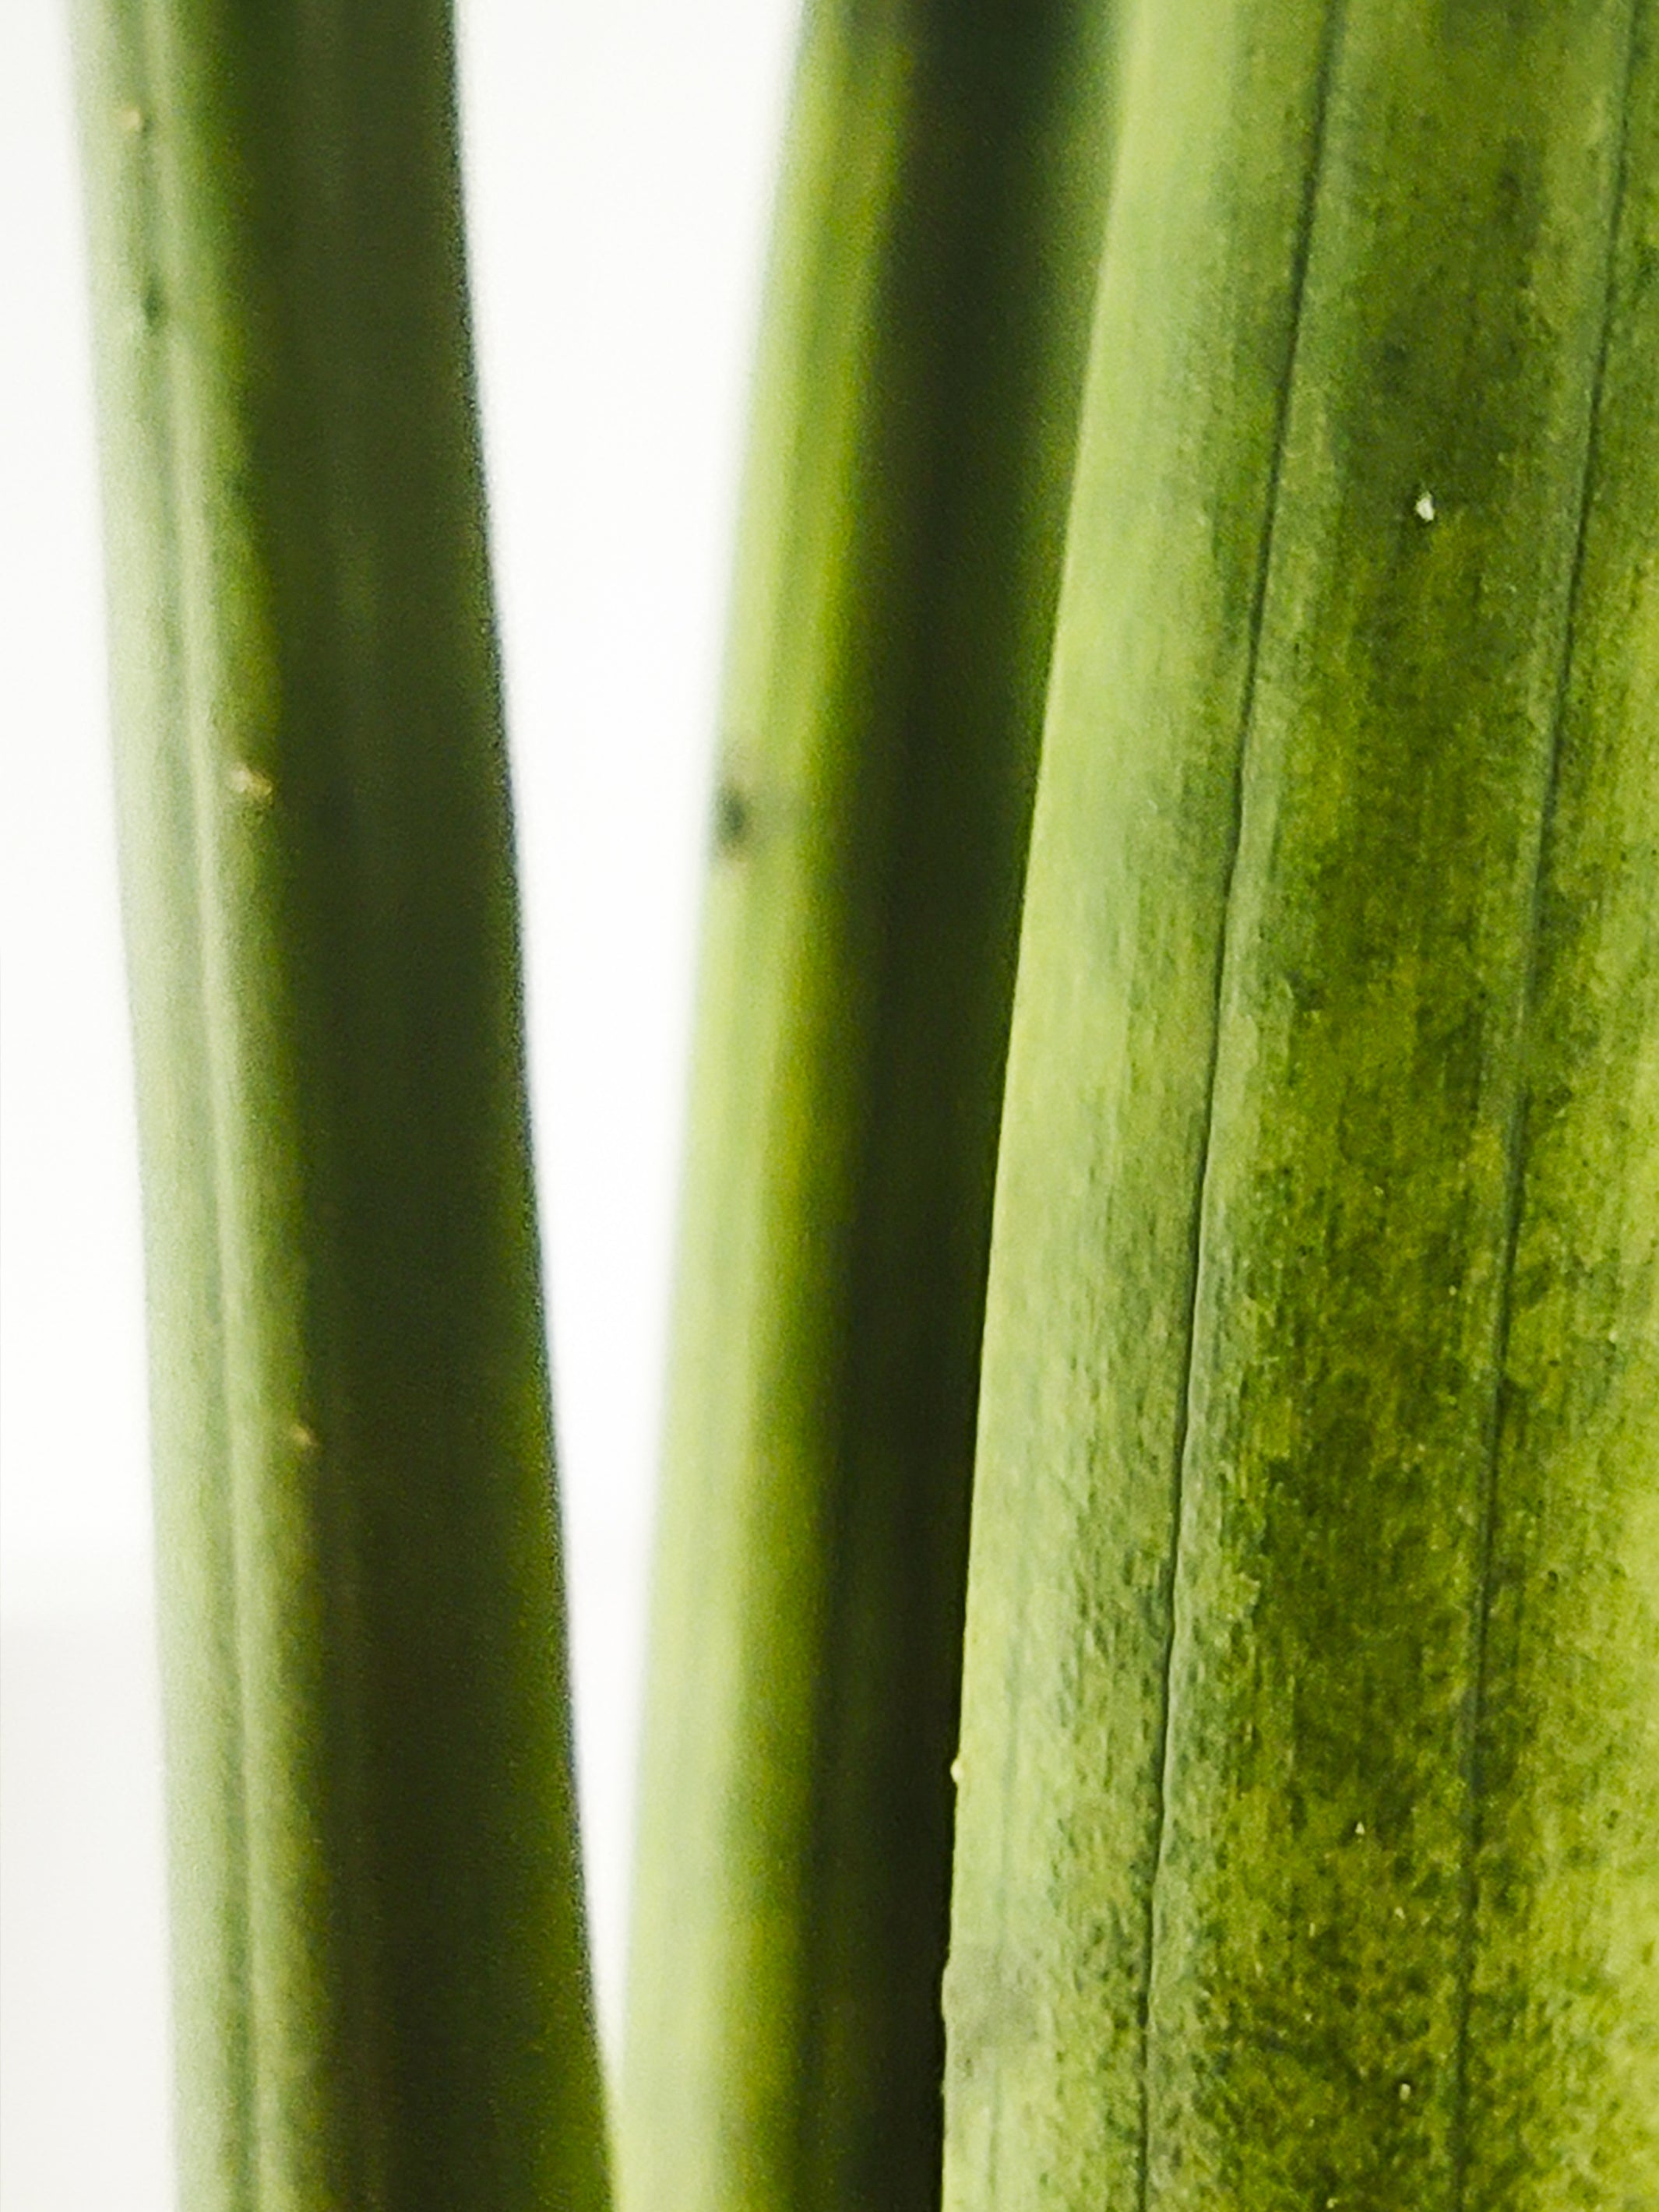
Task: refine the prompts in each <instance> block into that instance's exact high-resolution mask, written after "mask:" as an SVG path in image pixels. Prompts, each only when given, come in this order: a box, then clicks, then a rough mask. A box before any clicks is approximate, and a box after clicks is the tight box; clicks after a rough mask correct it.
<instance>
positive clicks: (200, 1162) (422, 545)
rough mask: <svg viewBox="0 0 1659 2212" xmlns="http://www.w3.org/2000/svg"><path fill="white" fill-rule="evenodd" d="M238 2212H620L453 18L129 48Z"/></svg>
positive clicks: (162, 1257)
mask: <svg viewBox="0 0 1659 2212" xmlns="http://www.w3.org/2000/svg"><path fill="white" fill-rule="evenodd" d="M78 33H79V46H80V58H81V75H82V125H83V141H84V150H85V162H86V173H87V179H88V219H89V226H90V231H91V237H92V249H93V251H92V258H93V267H94V290H95V307H96V329H97V344H98V367H99V386H100V411H101V416H102V428H103V451H104V466H105V488H106V518H107V542H108V548H109V564H108V566H109V598H110V608H111V630H112V660H113V671H114V687H115V695H116V720H117V756H118V784H119V805H120V816H121V829H122V842H123V865H124V872H125V900H126V913H127V933H128V945H129V957H130V965H131V978H132V996H133V1008H134V1021H135V1028H136V1034H137V1062H138V1071H139V1084H140V1091H141V1119H142V1126H143V1152H144V1172H145V1202H146V1234H147V1241H148V1250H149V1298H150V1324H151V1348H152V1395H153V1401H154V1422H155V1455H156V1490H157V1517H158V1530H159V1553H160V1563H161V1581H162V1589H161V1600H162V1616H163V1626H162V1633H163V1640H164V1662H165V1683H166V1696H167V1744H168V1760H169V1770H170V1771H169V1785H170V1793H171V1804H172V1812H171V1820H172V1866H173V1876H172V1879H173V1943H174V1959H175V2004H176V2013H177V2052H178V2081H179V2112H180V2148H181V2166H182V2182H183V2195H184V2202H185V2206H186V2207H187V2212H277V2209H278V2208H281V2212H325V2208H327V2212H336V2208H338V2207H340V2206H343V2205H347V2204H349V2205H352V2206H354V2207H370V2206H374V2207H384V2208H388V2212H404V2208H415V2207H428V2206H429V2207H431V2208H433V2212H438V2208H442V2212H456V2208H459V2207H467V2208H474V2207H476V2208H478V2212H485V2208H489V2212H508V2208H511V2212H531V2208H532V2207H536V2208H540V2207H543V2206H546V2205H549V2204H557V2205H560V2206H571V2207H582V2208H598V2207H600V2206H602V2204H603V2203H604V2202H605V2173H604V2151H603V2129H602V2118H601V2112H600V2101H599V2077H598V2066H597V2060H596V2056H595V2050H594V2043H593V2035H592V2023H591V2017H590V2009H591V2008H590V2003H589V1996H588V1983H587V1972H586V1963H585V1956H584V1946H583V1916H582V1906H581V1899H580V1877H579V1869H578V1862H577V1856H576V1840H575V1821H574V1805H573V1801H572V1791H571V1777H570V1760H569V1741H568V1738H569V1723H568V1699H567V1693H566V1685H565V1653H564V1629H563V1620H562V1590H561V1583H560V1567H559V1558H558V1546H557V1534H556V1514H555V1503H554V1494H553V1489H552V1465H551V1452H550V1419H549V1409H548V1393H547V1382H546V1373H545V1355H544V1342H543V1330H542V1310H541V1298H540V1291H539V1286H538V1257H537V1249H536V1239H535V1231H534V1225H533V1210H532V1193H531V1184H530V1175H529V1164H528V1152H527V1141H526V1113H525V1103H524V1091H523V1083H522V1076H521V1066H520V1058H521V1045H520V987H519V969H518V953H517V921H516V911H515V902H514V891H513V875H512V861H511V825H510V820H509V816H508V808H507V784H506V774H505V766H504V760H503V754H502V747H501V720H500V707H499V697H498V681H497V670H496V663H495V644H494V637H493V621H492V613H491V607H490V599H489V582H488V577H487V574H486V567H485V558H484V548H483V516H482V497H481V486H480V474H479V459H478V452H477V428H476V421H475V410H474V405H473V398H472V388H471V367H470V361H469V352H468V336H467V327H466V314H465V281H464V265H463V255H462V246H461V237H460V215H459V195H458V185H457V179H456V166H455V122H454V106H453V103H454V94H453V58H452V49H451V31H450V25H449V21H448V18H447V13H446V11H445V10H444V9H443V8H442V7H441V5H438V4H435V0H416V4H415V5H414V7H413V8H412V9H411V8H410V7H409V6H401V5H400V6H393V5H392V4H391V0H337V4H335V5H331V6H327V7H317V6H312V5H309V4H304V0H273V4H269V5H260V6H248V5H246V4H241V0H83V4H82V7H81V9H80V15H79V23H78Z"/></svg>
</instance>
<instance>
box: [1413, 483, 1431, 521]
mask: <svg viewBox="0 0 1659 2212" xmlns="http://www.w3.org/2000/svg"><path fill="white" fill-rule="evenodd" d="M1412 513H1413V514H1414V515H1415V516H1416V517H1417V519H1418V520H1419V522H1432V521H1433V520H1434V494H1433V493H1432V492H1431V491H1420V492H1419V493H1418V495H1417V500H1416V503H1415V505H1414V506H1413V508H1412Z"/></svg>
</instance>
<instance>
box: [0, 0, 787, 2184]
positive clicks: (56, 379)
mask: <svg viewBox="0 0 1659 2212" xmlns="http://www.w3.org/2000/svg"><path fill="white" fill-rule="evenodd" d="M63 11H64V0H0V226H3V239H4V270H5V285H4V302H5V304H4V309H3V313H0V701H3V702H4V707H3V714H0V776H3V788H0V841H3V842H0V963H3V966H0V1484H3V1487H0V1618H3V1638H4V1656H3V1672H0V1683H3V1699H4V1709H3V1717H0V1755H3V1775H0V1811H3V1824H4V1825H3V1838H0V1853H3V1857H0V1873H3V1884H0V1915H3V1924H0V2098H3V2104H0V2208H3V2212H114V2208H117V2207H118V2208H119V2212H163V2208H164V2207H166V2206H167V2204H168V2203H169V2202H170V2193H171V2189H170V2173H169V2160H168V2149H167V2053H166V2030H165V2002H166V1997H165V1989H164V1985H163V1978H162V1941H163V1939H162V1933H161V1847H160V1832H161V1797H160V1777H159V1753H158V1748H157V1723H156V1717H155V1669H154V1659H153V1654H152V1634H153V1624H152V1621H151V1619H150V1616H149V1525H148V1501H147V1496H146V1475H145V1466H144V1405H143V1387H144V1386H143V1346H142V1339H141V1326H142V1318H141V1311H140V1285H139V1256H138V1246H137V1183H136V1174H137V1170H136V1163H135V1158H134V1139H133V1133H132V1125H131V1086H130V1073H129V1066H128V1060H127V1042H126V1035H125V1009H124V1005H123V1000H122V988H121V972H120V951H119V945H118V926H117V911H116V896H115V874H114V869H115V862H114V853H113V844H112V826H111V805H110V788H109V775H108V769H107V765H106V750H105V745H106V738H105V708H104V665H103V657H102V656H103V642H102V635H101V608H100V592H101V584H100V574H99V568H98V546H97V513H96V487H95V482H94V458H93V443H92V427H91V398H90V368H89V364H88V353H87V313H86V305H85V301H84V297H83V287H84V281H85V279H84V270H83V267H82V254H81V242H80V235H79V209H78V204H77V202H76V178H75V168H74V147H73V136H72V130H71V115H70V78H69V61H68V48H67V33H66V28H65V24H64V12H63ZM794 13H795V10H794V6H793V0H708V4H705V5H703V6H702V7H700V8H686V7H684V6H677V5H675V4H673V0H606V4H605V6H603V7H595V6H593V5H592V0H461V16H462V21H461V33H462V43H463V62H464V70H463V74H464V103H465V117H466V125H467V131H466V140H467V163H468V171H467V195H468V204H469V217H470V221H471V240H472V255H473V278H474V300H475V312H476V316H477V326H478V334H479V351H480V371H481V378H482V384H483V400H484V414H485V436H486V443H487V447H488V453H489V477H490V496H491V504H492V526H493V537H494V544H495V558H496V574H497V584H498V590H499V596H500V604H501V619H502V629H503V643H504V648H505V656H506V665H507V693H508V709H509V718H510V725H511V739H512V744H513V757H514V770H515V776H516V784H517V800H518V809H519V820H520V848H521V853H520V859H521V872H522V879H523V890H524V899H525V905H526V930H527V938H528V955H527V957H528V963H529V979H528V980H529V997H530V1018H531V1055H532V1089H533V1095H534V1107H535V1114H536V1127H537V1138H538V1158H539V1167H540V1175H541V1183H542V1195H543V1212H542V1219H543V1230H544V1241H545V1244H546V1249H547V1255H548V1261H549V1273H550V1291H551V1298H550V1304H551V1327H552V1334H553V1364H554V1374H555V1385H556V1395H557V1402H558V1420H559V1430H560V1438H561V1460H562V1480H563V1485H564V1510H565V1519H566V1526H567V1541H568V1559H569V1562H570V1569H571V1576H572V1583H573V1593H572V1606H573V1613H574V1624H573V1626H574V1647H575V1670H576V1698H577V1729H578V1753H579V1762H580V1783H581V1788H582V1793H583V1801H584V1818H585V1821H586V1844H587V1854H588V1863H589V1879H590V1888H591V1901H592V1916H593V1923H594V1946H595V1955H596V1964H597V1969H598V1975H599V1996H600V2005H601V2014H602V2020H603V2025H604V2029H605V2037H606V2040H607V2044H608V2045H609V2047H610V2049H611V2052H612V2054H613V2055H614V2051H615V2046H616V2040H617V2028H618V2026H619V2020H618V2013H619V1999H620V1994H621V1974H622V1966H623V1952H624V1947H625V1926H624V1915H625V1906H626V1887H627V1873H628V1852H629V1844H628V1837H629V1818H630V1800H631V1794H632V1786H633V1766H634V1758H635V1733H636V1728H637V1719H638V1713H637V1707H638V1695H639V1685H640V1678H641V1657H642V1648H643V1637H644V1589H645V1577H646V1569H647V1548H648V1541H649V1522H650V1510H651V1504H650V1501H651V1489H652V1478H653V1461H654V1455H655V1449H656V1431H657V1422H658V1413H659V1399H660V1394H661V1381H660V1370H661V1364H662V1349H663V1335H664V1326H665V1306H666V1291H667V1273H668V1263H669V1253H670V1245H671V1226H672V1212H673V1203H674V1185H675V1173H676V1161H677V1157H678V1146H679V1122H680V1112H681V1106H682V1086H683V1080H684V1056H685V1051H686V1044H687V1034H688V1022H689V1014H690V987H691V975H692V962H693V948H694V943H695V932H696V904H697V898H698V885H699V879H700V875H701V866H702V851H703V845H704V824H705V821H706V809H707V784H708V770H709V758H710V748H711V745H712V742H713V737H714V715H715V702H716V691H717V684H718V675H719V663H720V629H721V622H722V616H723V610H724V602H725V597H726V576H727V572H728V569H729V565H730V559H731V536H732V520H733V510H734V502H735V493H736V488H737V482H738V466H739V460H740V454H741V441H742V424H743V415H744V394H745V387H746V382H747V373H748V365H749V361H750V356H751V353H752V350H753V343H754V332H755V324H756V318H757V305H758V289H759V279H760V273H761V266H762V260H763V248H764V238H765V229H766V222H767V216H768V210H769V200H770V194H771V185H772V177H773V173H774V166H775V157H776V151H777V146H778V142H779V138H780V135H781V125H782V112H783V101H784V94H785V89H786V82H787V70H788V64H789V59H790V49H791V46H792V43H793V32H794Z"/></svg>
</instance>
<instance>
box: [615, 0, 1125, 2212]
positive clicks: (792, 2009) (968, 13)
mask: <svg viewBox="0 0 1659 2212" xmlns="http://www.w3.org/2000/svg"><path fill="white" fill-rule="evenodd" d="M1114 22H1115V14H1114V10H1113V9H1112V8H1111V7H1110V6H1109V5H1104V4H1101V0H1041V3H1040V4H1032V0H1018V4H1015V0H969V4H967V5H962V4H951V5H945V4H935V0H881V4H878V5H875V6H869V5H866V4H863V0H820V4H817V5H814V6H812V7H811V8H810V9H809V10H808V15H807V21H806V26H805V44H804V47H803V52H802V57H801V61H800V64H799V76H798V79H797V83H796V89H795V95H794V112H793V123H792V126H791V132H790V137H789V143H788V149H787V162H786V168H785V175H784V182H783V189H782V197H781V207H780V213H779V218H778V229H777V235H776V241H775V249H774V258H773V264H772V270H771V277H770V291H769V304H768V308H767V315H766V326H765V335H764V341H763V356H762V362H761V368H760V373H759V378H758V383H757V395H756V418H755V430H754V440H753V446H752V449H751V455H750V471H749V480H748V490H747V500H746V505H745V509H744V522H743V532H742V544H741V553H740V561H739V570H738V585H737V598H736V606H735V611H734V617H733V624H732V645H731V657H730V665H729V672H728V683H727V690H726V709H725V726H724V732H723V738H722V754H721V763H720V789H719V793H718V798H717V803H716V810H715V821H714V856H713V864H712V876H711V881H710V884H709V889H708V908H707V914H706V920H705V938H704V945H703V965H702V1001H701V1013H700V1027H699V1032H698V1039H697V1046H696V1071H695V1079H694V1091H693V1108H692V1118H691V1135H690V1156H689V1161H688V1167H687V1188H686V1199H685V1212H684V1226H683V1236H682V1245H681V1259H680V1274H679V1285H678V1318H677V1322H676V1336H675V1344H674V1351H673V1362H672V1377H671V1391H670V1401H669V1419H668V1441H667V1452H666V1466H665V1503H664V1507H663V1517H662V1524H661V1534H660V1542H659V1554H658V1569H657V1589H656V1594H655V1617H654V1628H653V1658H652V1670H651V1676H650V1686H649V1691H648V1703H647V1742H646V1754H645V1763H644V1770H643V1806H642V1816H641V1841H640V1855H639V1861H638V1881H637V1888H636V1905H635V1926H634V1934H633V1948H632V1964H631V1968H630V1990H629V2030H628V2050H627V2060H626V2065H625V2069H624V2088H623V2125H622V2131H621V2146H622V2158H623V2193H624V2197H625V2200H626V2202H627V2203H629V2206H630V2207H631V2208H632V2212H716V2208H718V2212H739V2208H743V2212H749V2209H750V2208H755V2212H758V2209H759V2208H776V2212H782V2208H785V2207H788V2208H792V2212H807V2208H823V2212H829V2208H831V2207H851V2206H854V2205H871V2206H875V2205H880V2206H883V2207H922V2206H926V2205H927V2204H929V2203H935V2202H936V2201H937V2194H938V2187H939V2179H938V2172H939V2071H940V2068H941V2065H942V2063H943V2049H942V2043H943V2037H942V2028H941V2026H940V2023H939V2014H938V2003H939V1995H938V1993H939V1976H940V1972H941V1970H942V1966H943V1958H944V1949H945V1932H946V1918H947V1911H948V1869H949V1852H950V1833H951V1785H950V1780H949V1765H950V1759H951V1753H952V1750H953V1748H954V1744H955V1736H956V1725H957V1695H958V1682H959V1675H960V1654H961V1620H962V1606H963V1581H964V1575H965V1553H966V1526H967V1509H968V1497H969V1478H970V1469H971V1460H972V1445H973V1426H974V1405H975V1392H976V1388H977V1370H978V1350H979V1337H980V1327H981V1309H982V1297H983V1284H984V1272H985V1264H986V1253H987V1240H988V1232H989V1207H990V1193H991V1188H992V1182H993V1175H994V1157H995V1147H996V1130H997V1120H998V1112H999V1106H1000V1091H1001V1077H1002V1067H1003V1060H1004V1054H1005V1049H1006V1023H1007V1015H1008V1006H1009V1001H1010V997H1011V993H1012V969H1013V951H1014V942H1015V935H1016V930H1017V926H1018V924H1017V918H1018V906H1019V898H1020V890H1021V881H1022V875H1023V869H1024V848H1025V839H1026V834H1027V828H1028V822H1029V811H1030V794H1031V789H1032V785H1033V780H1034V770H1035V757H1036V737H1037V732H1038V728H1039V726H1040V720H1041V702H1042V687H1043V682H1044V676H1045V671H1046V666H1047V659H1048V644H1049V640H1050V635H1051V629H1052V621H1053V611H1054V600H1055V596H1056V592H1057V587H1058V574H1059V561H1060V540H1061V534H1062V530H1063V522H1064V510H1065V502H1066V489H1067V485H1068V483H1069V477H1070V469H1071V463H1072V457H1073V436H1074V430H1075V422H1076V410H1077V404H1078V399H1079V393H1080V389H1081V380H1082V368H1083V361H1084V357H1085V349H1086V337H1087V327H1088V318H1089V303H1090V299H1091V290H1092V282H1093V276H1094V272H1095V269H1096V267H1097V262H1098V256H1099V243H1100V238H1101V234H1102V229H1103V213H1104V201H1105V191H1106V184H1107V177H1108V173H1109V157H1110V150H1111V144H1112V120H1113V41H1114V35H1115V34H1114Z"/></svg>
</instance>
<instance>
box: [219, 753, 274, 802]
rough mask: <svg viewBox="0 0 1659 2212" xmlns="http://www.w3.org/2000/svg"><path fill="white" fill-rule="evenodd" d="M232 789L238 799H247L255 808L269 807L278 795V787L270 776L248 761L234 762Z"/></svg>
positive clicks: (232, 765) (231, 780)
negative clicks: (250, 765)
mask: <svg viewBox="0 0 1659 2212" xmlns="http://www.w3.org/2000/svg"><path fill="white" fill-rule="evenodd" d="M230 787H231V789H232V790H233V791H234V793H235V794H236V796H237V798H238V799H247V800H248V801H249V802H250V803H251V804H252V805H255V806H269V805H270V802H271V800H272V799H274V798H275V797H276V785H275V784H274V783H273V782H272V781H271V780H270V777H269V776H268V775H264V774H263V773H262V772H261V771H260V770H259V769H257V768H250V767H249V765H248V763H246V761H233V762H232V763H231V769H230Z"/></svg>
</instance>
